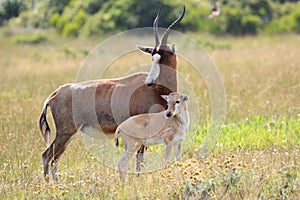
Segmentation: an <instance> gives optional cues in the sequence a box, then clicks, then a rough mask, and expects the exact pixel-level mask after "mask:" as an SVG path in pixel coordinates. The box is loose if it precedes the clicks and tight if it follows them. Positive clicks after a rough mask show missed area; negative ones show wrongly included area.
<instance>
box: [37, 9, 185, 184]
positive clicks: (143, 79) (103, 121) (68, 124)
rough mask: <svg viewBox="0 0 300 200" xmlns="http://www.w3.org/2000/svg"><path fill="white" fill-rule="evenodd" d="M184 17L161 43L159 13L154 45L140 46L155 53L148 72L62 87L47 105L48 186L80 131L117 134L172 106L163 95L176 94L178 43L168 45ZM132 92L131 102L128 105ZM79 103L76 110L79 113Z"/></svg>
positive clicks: (45, 162) (44, 122)
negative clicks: (126, 124) (140, 117)
mask: <svg viewBox="0 0 300 200" xmlns="http://www.w3.org/2000/svg"><path fill="white" fill-rule="evenodd" d="M184 13H185V7H184V9H183V11H182V13H181V15H180V16H179V17H178V18H177V19H176V20H175V21H174V22H173V23H172V24H171V25H170V26H169V27H168V28H167V30H166V31H165V33H164V34H163V37H162V42H161V43H160V41H159V37H158V21H159V17H160V9H159V11H158V13H157V16H156V18H155V20H154V22H153V29H154V35H155V46H154V47H144V46H137V47H138V49H140V50H141V51H142V52H144V53H148V54H150V55H152V60H153V63H152V66H151V70H150V72H149V74H147V73H136V74H133V75H130V76H127V77H124V78H120V79H103V80H95V81H89V82H81V83H71V84H65V85H62V86H60V87H59V88H58V89H57V90H56V91H54V92H53V93H52V94H51V95H50V96H49V97H48V98H47V99H46V101H45V103H44V107H43V111H42V114H41V116H40V121H39V127H40V130H41V133H42V136H43V137H44V139H45V141H46V143H47V146H48V147H47V149H46V150H45V151H44V152H43V154H42V160H43V165H44V177H45V180H46V181H47V182H49V172H50V166H51V173H52V176H53V179H54V180H55V181H57V180H58V172H57V165H58V161H59V158H60V157H61V155H62V154H63V153H64V151H65V149H66V147H67V144H68V143H69V142H70V140H71V138H72V136H73V135H74V134H75V133H76V132H77V131H82V132H84V133H87V134H88V132H89V131H91V130H93V132H103V133H105V134H113V133H114V132H115V130H116V128H117V126H118V124H120V123H122V122H123V121H125V120H126V119H127V118H129V117H130V116H133V115H137V114H142V113H148V112H160V111H162V110H164V109H166V108H167V104H166V102H165V100H163V99H162V98H161V95H168V94H170V93H171V92H176V91H177V77H176V76H177V75H176V67H177V61H176V54H175V49H176V47H175V45H168V44H167V40H168V36H169V33H170V31H171V29H172V28H173V27H174V26H175V25H176V24H177V23H178V22H179V21H180V20H181V19H182V18H183V16H184ZM129 91H130V95H131V96H130V100H129V102H123V101H122V100H123V99H124V96H126V95H128V93H129ZM74 104H76V105H75V107H76V108H75V109H74ZM47 107H50V109H51V112H52V117H53V119H54V123H55V127H56V137H55V139H54V141H53V142H52V144H51V145H49V144H50V143H49V142H50V141H49V140H50V128H49V125H48V122H47V119H46V114H47Z"/></svg>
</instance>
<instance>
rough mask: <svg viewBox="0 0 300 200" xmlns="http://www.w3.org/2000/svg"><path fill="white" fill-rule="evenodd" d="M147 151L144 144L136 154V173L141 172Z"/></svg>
mask: <svg viewBox="0 0 300 200" xmlns="http://www.w3.org/2000/svg"><path fill="white" fill-rule="evenodd" d="M146 151H147V146H146V145H145V144H143V145H142V146H141V147H140V148H139V150H138V151H137V153H136V171H137V172H140V171H141V163H144V162H145V158H144V156H145V152H146Z"/></svg>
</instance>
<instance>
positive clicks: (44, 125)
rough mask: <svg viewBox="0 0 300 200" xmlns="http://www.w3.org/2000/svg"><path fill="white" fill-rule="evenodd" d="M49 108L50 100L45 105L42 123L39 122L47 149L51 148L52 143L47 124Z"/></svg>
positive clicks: (41, 118)
mask: <svg viewBox="0 0 300 200" xmlns="http://www.w3.org/2000/svg"><path fill="white" fill-rule="evenodd" d="M48 106H49V100H48V99H47V100H46V101H45V103H44V107H43V111H42V114H41V116H40V121H39V126H40V130H41V134H42V136H43V138H44V140H45V142H46V144H47V147H48V146H49V143H50V127H49V124H48V122H47V118H46V116H47V107H48Z"/></svg>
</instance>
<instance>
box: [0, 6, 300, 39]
mask: <svg viewBox="0 0 300 200" xmlns="http://www.w3.org/2000/svg"><path fill="white" fill-rule="evenodd" d="M4 2H6V3H2V4H1V7H0V17H1V18H5V19H10V18H12V17H17V16H18V17H17V18H15V19H13V20H11V21H12V22H11V23H12V24H14V25H21V26H30V27H38V28H47V27H54V28H55V29H56V30H57V31H58V32H59V33H60V34H61V35H62V36H64V37H70V36H75V37H76V36H79V35H85V36H90V35H96V34H103V33H112V32H119V31H123V30H128V29H132V28H139V27H149V26H151V25H152V23H153V20H154V18H155V16H156V13H157V10H158V8H159V7H161V8H162V12H161V18H160V21H159V26H160V27H168V26H169V24H170V23H171V22H172V21H173V20H174V19H176V17H177V16H178V15H179V14H180V12H181V11H182V7H183V4H185V5H186V10H187V11H186V15H185V17H184V19H183V20H182V22H181V23H179V24H178V26H176V29H177V30H181V31H202V32H210V33H214V34H233V35H246V34H258V33H268V34H272V33H282V32H291V31H292V32H298V33H299V32H300V30H299V29H300V28H299V27H300V2H298V1H296V0H293V1H292V2H290V1H283V0H230V1H228V0H219V2H220V9H221V14H220V15H219V16H217V17H215V18H213V19H208V15H209V13H210V11H211V9H212V6H213V2H214V1H213V0H203V1H198V0H187V1H184V2H180V1H172V0H153V1H147V0H142V1H140V0H114V1H109V0H87V1H76V0H51V1H34V0H23V1H21V0H5V1H4ZM14 2H15V3H16V5H18V6H16V7H13V8H14V9H9V6H8V5H15V4H11V3H14ZM24 2H25V3H24Z"/></svg>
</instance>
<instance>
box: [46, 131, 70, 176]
mask: <svg viewBox="0 0 300 200" xmlns="http://www.w3.org/2000/svg"><path fill="white" fill-rule="evenodd" d="M71 138H72V135H70V134H65V135H60V134H59V133H57V134H56V138H55V139H54V141H53V142H52V144H51V145H50V146H49V147H48V148H47V149H46V150H45V151H44V152H43V154H42V159H43V165H44V178H45V181H46V182H49V179H50V178H49V171H50V162H51V173H52V177H53V180H54V181H55V182H57V181H58V171H57V170H58V169H57V168H58V166H57V165H58V160H59V158H60V157H61V155H62V154H63V153H64V151H65V149H66V147H67V145H68V143H69V141H70V139H71Z"/></svg>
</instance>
